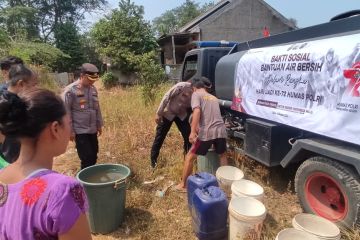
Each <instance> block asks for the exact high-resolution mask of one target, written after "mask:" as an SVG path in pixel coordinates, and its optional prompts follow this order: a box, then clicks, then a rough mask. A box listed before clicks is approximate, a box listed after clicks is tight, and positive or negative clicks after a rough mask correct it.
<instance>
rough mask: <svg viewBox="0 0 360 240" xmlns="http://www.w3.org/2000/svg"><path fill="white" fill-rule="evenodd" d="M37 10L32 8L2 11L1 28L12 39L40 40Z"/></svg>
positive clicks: (15, 8) (17, 7) (0, 13)
mask: <svg viewBox="0 0 360 240" xmlns="http://www.w3.org/2000/svg"><path fill="white" fill-rule="evenodd" d="M38 24H39V21H38V18H37V10H36V9H34V8H32V7H25V6H14V7H6V8H3V9H2V10H1V11H0V26H1V27H2V28H3V29H5V30H6V32H7V33H8V35H9V36H10V37H11V38H12V39H16V38H17V39H19V38H20V40H32V39H37V38H39V28H38Z"/></svg>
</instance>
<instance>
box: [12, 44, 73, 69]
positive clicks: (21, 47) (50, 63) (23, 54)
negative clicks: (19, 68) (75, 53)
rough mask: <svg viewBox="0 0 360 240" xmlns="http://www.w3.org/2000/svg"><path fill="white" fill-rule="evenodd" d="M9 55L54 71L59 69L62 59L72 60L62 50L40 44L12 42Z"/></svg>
mask: <svg viewBox="0 0 360 240" xmlns="http://www.w3.org/2000/svg"><path fill="white" fill-rule="evenodd" d="M8 54H9V55H12V56H17V57H20V58H21V59H23V60H24V61H25V62H26V63H28V64H33V65H43V66H46V67H48V68H50V69H52V70H55V69H56V68H57V64H58V62H59V61H60V59H64V58H70V56H68V55H66V54H65V53H63V52H62V51H61V50H60V49H58V48H56V47H54V46H51V45H50V44H46V43H39V42H25V41H24V42H11V46H10V48H9V50H8Z"/></svg>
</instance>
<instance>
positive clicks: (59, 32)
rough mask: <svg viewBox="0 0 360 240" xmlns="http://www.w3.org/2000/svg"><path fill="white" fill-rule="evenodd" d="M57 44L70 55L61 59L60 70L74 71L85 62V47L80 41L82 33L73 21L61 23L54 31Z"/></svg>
mask: <svg viewBox="0 0 360 240" xmlns="http://www.w3.org/2000/svg"><path fill="white" fill-rule="evenodd" d="M54 36H55V46H56V47H57V48H58V49H60V50H61V51H63V52H64V53H65V54H67V55H69V57H65V58H63V59H61V60H60V61H59V64H58V70H59V71H74V70H75V69H76V68H77V67H79V66H81V64H82V63H84V54H83V48H82V45H81V42H80V38H81V37H80V35H79V34H78V30H77V27H76V25H75V24H74V23H73V22H70V21H68V22H65V23H62V24H59V25H58V26H57V28H56V29H55V32H54Z"/></svg>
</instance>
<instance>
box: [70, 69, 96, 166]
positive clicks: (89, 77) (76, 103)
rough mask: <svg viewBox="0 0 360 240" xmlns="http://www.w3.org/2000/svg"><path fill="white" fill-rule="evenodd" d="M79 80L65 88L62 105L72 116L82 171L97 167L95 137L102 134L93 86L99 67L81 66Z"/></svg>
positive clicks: (73, 135)
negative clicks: (63, 103)
mask: <svg viewBox="0 0 360 240" xmlns="http://www.w3.org/2000/svg"><path fill="white" fill-rule="evenodd" d="M80 72H81V73H80V78H79V79H78V80H77V81H75V82H74V83H72V84H70V85H69V86H67V87H66V89H65V91H64V95H63V96H64V98H65V99H64V100H65V105H66V107H67V109H68V111H69V113H70V115H71V121H72V130H73V133H72V136H71V140H74V139H75V144H76V149H77V152H78V155H79V158H80V160H81V169H84V168H86V167H89V166H92V165H95V164H96V160H97V154H98V151H99V145H98V138H97V137H98V136H100V135H101V133H102V126H103V119H102V116H101V111H100V105H99V99H98V92H97V90H96V88H95V87H94V86H93V84H94V82H95V81H97V80H98V79H99V70H98V68H97V67H96V66H95V65H93V64H90V63H84V64H83V65H82V66H81V68H80Z"/></svg>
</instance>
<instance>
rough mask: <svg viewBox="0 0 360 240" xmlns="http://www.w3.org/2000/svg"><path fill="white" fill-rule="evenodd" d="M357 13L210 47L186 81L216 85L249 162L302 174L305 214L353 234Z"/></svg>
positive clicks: (357, 190)
mask: <svg viewBox="0 0 360 240" xmlns="http://www.w3.org/2000/svg"><path fill="white" fill-rule="evenodd" d="M359 13H360V11H351V12H347V13H344V14H340V15H338V16H336V17H334V18H333V19H332V20H331V21H330V22H328V23H325V24H321V25H317V26H312V27H308V28H303V29H299V30H295V31H291V32H286V33H282V34H278V35H274V36H270V37H267V38H262V39H257V40H253V41H248V42H244V43H239V44H236V45H234V46H230V45H229V46H226V45H225V46H213V47H206V44H204V46H203V47H202V48H197V49H193V50H191V51H189V52H188V53H187V54H186V56H185V60H184V64H183V69H182V75H181V76H182V80H186V79H185V78H188V77H189V76H193V77H195V76H197V77H200V76H205V77H207V78H209V79H210V80H211V81H212V83H213V88H212V91H213V94H215V95H216V96H217V98H218V99H219V104H220V106H221V109H222V113H223V117H224V119H225V121H226V125H227V131H228V135H229V137H230V138H233V139H235V140H236V141H238V142H239V143H242V148H241V151H242V152H243V153H244V154H245V155H247V156H249V157H250V158H252V159H255V160H256V161H258V162H260V163H262V164H264V165H266V166H268V167H274V166H280V165H281V166H282V167H283V168H284V169H285V170H284V171H286V168H290V167H293V168H296V175H295V180H294V185H295V191H296V193H297V195H298V198H299V202H300V204H301V206H302V208H303V209H304V211H305V212H309V213H314V214H317V215H319V216H322V217H324V218H327V219H329V220H331V221H333V222H335V223H339V224H342V225H346V226H348V227H360V15H359ZM212 45H213V44H212ZM279 174H282V173H281V171H280V172H279Z"/></svg>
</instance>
